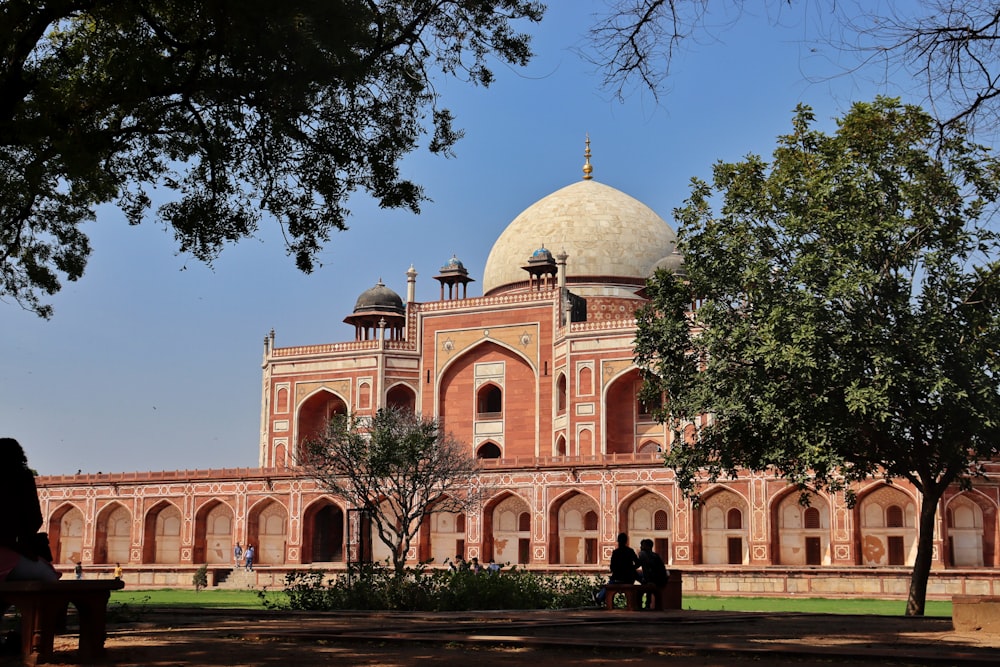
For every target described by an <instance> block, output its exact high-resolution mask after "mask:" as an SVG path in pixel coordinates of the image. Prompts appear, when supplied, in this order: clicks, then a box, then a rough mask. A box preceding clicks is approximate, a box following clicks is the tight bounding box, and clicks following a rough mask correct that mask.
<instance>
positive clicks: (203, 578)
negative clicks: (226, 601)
mask: <svg viewBox="0 0 1000 667" xmlns="http://www.w3.org/2000/svg"><path fill="white" fill-rule="evenodd" d="M191 583H192V584H194V590H195V592H196V593H198V592H201V589H203V588H208V565H202V566H201V567H199V568H198V569H197V570H195V571H194V576H192V577H191Z"/></svg>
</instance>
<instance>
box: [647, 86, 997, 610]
mask: <svg viewBox="0 0 1000 667" xmlns="http://www.w3.org/2000/svg"><path fill="white" fill-rule="evenodd" d="M813 125H814V118H813V114H812V113H811V111H810V110H809V108H808V107H800V108H799V109H798V110H797V112H796V114H795V118H794V122H793V129H792V132H791V134H788V135H786V136H783V137H780V138H779V140H778V146H777V148H776V150H775V151H774V154H773V158H772V161H771V163H770V164H768V163H766V162H765V161H763V160H762V159H761V158H760V157H758V156H755V155H750V156H747V157H746V158H745V159H744V160H743V161H741V162H738V163H719V164H717V165H715V168H714V170H713V178H712V180H711V182H710V183H706V182H704V181H701V180H698V179H695V180H693V182H692V186H691V194H690V197H689V198H688V199H687V200H686V201H685V203H684V205H683V206H682V207H680V208H679V209H678V210H677V211H676V212H675V216H676V219H677V221H678V223H679V227H680V230H679V233H680V239H681V241H680V245H681V248H682V250H683V252H684V265H683V271H682V272H678V275H671V274H667V273H666V272H663V271H661V272H659V273H657V274H656V276H655V277H654V278H653V279H652V280H651V281H650V284H649V288H648V291H649V293H650V295H651V302H650V304H649V305H648V306H647V307H646V308H645V309H644V310H642V311H641V313H640V314H639V327H638V334H637V339H636V360H637V363H638V364H640V365H641V366H642V367H643V368H645V369H647V373H648V374H647V383H646V385H645V387H644V392H645V398H646V399H647V400H652V399H653V398H654V397H659V396H661V395H665V397H666V401H665V403H664V404H663V406H662V408H661V409H660V410H659V414H658V416H659V417H660V418H661V419H663V420H665V421H667V422H668V423H670V424H672V425H673V427H674V429H675V432H676V433H677V435H678V437H677V438H675V444H674V446H673V448H672V450H671V451H670V452H669V453H668V455H667V464H668V465H669V466H672V467H674V468H675V469H676V471H677V476H678V477H677V478H678V481H679V483H680V484H681V485H682V488H683V489H684V490H685V491H686V492H687V493H689V494H696V493H697V490H698V488H699V484H700V483H701V482H703V481H704V480H706V479H707V480H716V479H718V478H719V477H720V476H735V475H736V474H737V473H738V471H740V470H744V469H749V470H758V471H761V470H766V471H771V472H774V473H775V474H777V475H780V476H783V477H785V478H787V479H788V480H790V481H791V482H792V483H794V484H796V485H799V486H800V488H801V489H803V490H804V491H807V490H810V489H819V488H827V489H829V490H838V489H844V490H846V491H847V493H848V501H849V502H853V496H852V495H851V493H850V489H851V488H852V483H855V482H858V481H861V480H865V479H869V478H872V477H877V476H882V477H885V478H887V479H889V480H890V481H891V480H892V479H893V478H902V479H906V480H909V482H911V483H912V484H913V485H914V486H915V487H916V488H917V490H918V491H919V492H920V494H921V495H922V502H921V503H920V513H919V525H918V531H919V533H918V547H917V553H916V561H915V563H914V568H913V573H912V578H911V583H910V589H909V599H908V602H907V613H908V614H922V613H923V608H924V600H925V596H926V588H927V579H928V574H929V571H930V565H931V556H932V546H933V534H934V520H935V513H936V511H937V509H938V505H939V501H940V500H941V498H942V494H943V493H944V492H945V490H946V489H947V488H948V487H949V486H950V485H952V484H955V483H959V484H961V485H963V486H968V484H969V482H970V479H971V478H973V477H974V476H975V475H977V473H979V472H980V462H981V461H984V460H987V459H989V458H990V457H995V456H996V455H997V446H998V443H1000V388H998V385H997V380H996V379H997V374H998V372H1000V357H998V355H997V350H998V349H1000V259H998V258H1000V243H998V235H997V233H996V231H995V230H993V229H991V228H989V227H988V226H986V224H985V223H986V222H987V221H988V220H989V214H990V213H991V212H992V210H993V206H994V205H995V203H996V201H997V199H998V196H1000V190H998V187H1000V161H998V160H997V159H996V158H994V157H992V156H991V155H989V154H988V152H987V151H986V150H985V149H983V148H981V147H979V146H976V145H973V144H970V143H968V142H967V140H966V139H965V138H964V137H963V136H961V135H957V134H956V135H951V136H949V137H948V138H947V139H946V140H945V141H944V142H942V143H937V135H936V131H935V125H934V122H933V120H932V119H931V117H930V116H929V115H928V114H927V113H925V112H923V111H922V110H920V109H918V108H916V107H912V106H904V105H901V104H900V103H899V102H898V101H897V100H891V99H886V98H879V99H877V100H876V101H875V102H874V103H858V104H856V105H854V107H853V108H852V109H851V110H850V112H848V113H847V114H846V115H845V116H844V117H842V118H841V119H839V121H838V127H837V131H836V133H834V134H832V135H828V134H824V133H822V132H820V131H818V130H816V129H815V128H814V127H813ZM692 304H694V305H695V306H697V307H692ZM706 415H707V416H708V418H707V419H705V416H706ZM692 424H694V425H696V426H695V429H692V428H691V426H690V425H692ZM805 499H806V500H807V497H806V498H805Z"/></svg>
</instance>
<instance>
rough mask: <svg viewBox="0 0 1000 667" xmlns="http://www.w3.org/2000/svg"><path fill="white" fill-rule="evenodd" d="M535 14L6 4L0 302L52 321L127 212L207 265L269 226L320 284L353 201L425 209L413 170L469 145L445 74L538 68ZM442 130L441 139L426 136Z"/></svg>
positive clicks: (119, 2) (514, 0)
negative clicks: (151, 213) (324, 257)
mask: <svg viewBox="0 0 1000 667" xmlns="http://www.w3.org/2000/svg"><path fill="white" fill-rule="evenodd" d="M542 12H543V6H542V5H540V4H539V3H536V2H531V1H529V0H489V1H483V0H450V1H447V2H431V1H430V0H411V1H409V2H388V1H383V0H369V1H363V0H340V1H337V2H331V1H329V0H294V1H291V2H273V1H271V0H239V1H238V2H237V1H234V0H207V1H205V2H196V3H190V2H175V1H174V0H108V1H103V2H95V1H94V0H44V1H41V2H39V1H38V0H7V1H6V2H4V3H3V4H2V5H0V298H4V297H7V298H11V299H14V300H16V301H18V302H19V303H20V304H21V305H22V306H24V307H26V308H29V309H31V310H33V311H35V312H36V313H38V314H39V315H41V316H43V317H49V316H50V315H51V312H52V311H51V306H49V305H47V304H45V303H43V299H44V296H45V295H51V294H54V293H55V292H57V291H58V290H59V289H60V286H61V285H60V280H62V279H67V280H76V279H78V278H79V277H80V276H81V275H82V274H83V271H84V268H85V266H86V261H87V257H88V255H89V252H90V245H89V242H88V239H87V236H86V235H85V234H84V233H83V231H82V230H81V225H82V223H84V222H85V221H87V220H90V219H92V218H93V216H94V208H95V206H96V205H98V204H102V203H106V202H115V203H117V204H118V206H120V208H121V209H122V210H123V211H124V213H125V215H126V216H127V219H128V220H129V222H130V223H131V224H138V223H139V222H140V221H141V220H142V219H143V216H144V214H145V213H146V211H147V210H148V209H149V207H150V206H151V197H150V193H151V192H152V190H153V189H154V188H155V190H156V191H157V195H158V197H162V198H165V199H166V200H167V201H166V203H165V204H163V205H162V206H161V207H160V208H159V210H158V215H159V217H160V219H161V220H162V221H163V222H164V223H165V224H166V225H167V226H168V227H170V228H171V229H172V230H173V233H174V236H175V238H176V241H177V243H178V246H179V249H180V251H181V252H184V253H190V254H192V255H193V256H194V257H196V258H198V259H199V260H203V261H206V262H211V260H212V259H213V258H214V257H216V256H217V255H218V253H219V252H220V251H221V250H222V248H223V247H224V245H225V244H227V243H231V242H236V241H239V240H240V239H243V238H246V237H249V236H252V235H253V234H254V233H255V231H256V229H257V227H258V224H259V223H260V221H261V219H262V216H263V215H264V214H267V215H268V216H271V217H273V218H274V219H276V220H277V221H278V222H280V224H281V225H282V230H283V233H284V235H285V239H286V243H287V249H288V252H289V253H290V254H292V255H294V257H295V262H296V264H297V266H298V267H299V268H300V269H301V270H303V271H306V272H309V271H311V270H312V268H313V265H314V262H315V258H316V254H317V253H318V251H319V250H320V248H321V246H322V244H323V243H324V242H325V241H328V240H329V238H330V234H331V232H333V231H336V230H340V229H344V228H345V227H346V221H347V219H348V215H349V211H348V210H347V208H346V207H345V205H346V202H347V199H348V197H349V196H350V195H351V193H353V192H356V191H359V190H361V191H366V192H368V193H369V194H371V195H372V196H373V197H374V198H375V199H376V200H378V202H379V203H380V204H381V205H382V206H384V207H404V208H409V209H411V210H413V211H417V210H418V209H419V204H420V202H421V201H422V200H423V198H424V196H423V193H422V191H421V189H420V187H419V185H417V184H416V183H413V182H411V181H410V180H408V179H405V178H403V177H401V175H400V172H399V162H400V160H401V159H402V158H403V157H404V156H405V155H406V154H407V153H410V152H411V151H413V150H414V149H415V148H416V147H417V145H418V141H419V140H420V137H421V136H422V135H423V134H425V133H428V132H429V133H430V134H431V138H430V141H429V144H428V148H429V150H430V151H432V152H434V153H448V152H449V151H450V149H451V147H452V146H453V144H454V143H455V141H456V140H457V139H458V138H459V137H460V136H461V132H460V131H458V130H457V129H456V128H454V127H453V125H452V115H451V113H450V112H449V111H448V110H447V109H446V108H444V107H443V106H441V105H440V101H439V94H438V92H437V91H436V89H435V87H434V83H433V78H434V75H435V73H443V74H447V75H456V76H462V77H466V78H467V79H468V80H469V81H470V82H472V83H474V84H481V85H484V86H486V85H489V84H490V82H491V81H492V79H493V75H492V72H491V70H490V60H491V59H496V60H497V61H499V62H504V63H510V64H514V65H524V64H526V63H527V61H528V58H529V57H530V56H531V53H530V50H529V45H528V42H529V39H528V37H527V35H525V34H523V33H519V32H516V31H515V29H514V24H515V22H518V21H521V20H525V19H526V20H528V21H539V20H540V19H541V16H542ZM428 117H429V119H428Z"/></svg>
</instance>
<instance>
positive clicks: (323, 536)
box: [302, 498, 346, 563]
mask: <svg viewBox="0 0 1000 667" xmlns="http://www.w3.org/2000/svg"><path fill="white" fill-rule="evenodd" d="M345 535H346V532H345V522H344V510H343V509H342V508H341V507H340V505H338V504H337V503H335V502H334V501H333V500H331V499H330V498H321V499H319V500H317V501H315V502H313V503H311V504H310V505H309V507H307V508H306V511H305V513H304V515H303V519H302V562H303V563H342V562H344V537H345Z"/></svg>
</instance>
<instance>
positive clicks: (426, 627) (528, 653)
mask: <svg viewBox="0 0 1000 667" xmlns="http://www.w3.org/2000/svg"><path fill="white" fill-rule="evenodd" d="M74 639H75V638H74V637H72V636H66V637H60V638H58V639H57V650H58V651H59V653H58V654H57V659H58V660H62V661H64V663H66V664H71V663H72V661H73V658H74V651H73V650H72V649H73V647H74V645H75V642H74V641H73V640H74ZM108 662H109V664H112V665H120V666H121V667H138V666H139V665H143V666H145V667H159V666H163V667H166V666H170V667H176V666H178V665H201V666H206V667H215V666H219V667H222V666H227V667H228V666H230V665H260V666H272V665H273V666H275V667H293V666H294V667H317V666H319V665H328V664H335V663H336V664H343V665H366V666H369V667H375V666H383V667H388V666H392V667H406V666H410V665H413V666H420V667H424V666H429V665H433V666H437V665H452V664H462V665H466V666H471V667H494V666H496V667H499V666H500V665H504V666H505V667H510V666H511V665H518V664H525V663H529V662H530V663H534V664H541V665H544V666H545V667H560V666H562V665H573V666H575V667H587V666H589V665H624V666H626V667H640V666H645V665H664V664H678V665H680V664H684V665H687V666H689V667H691V666H694V667H713V666H724V665H725V666H728V665H741V664H757V665H812V664H817V665H819V664H822V665H826V666H828V667H829V666H830V665H866V664H870V665H876V664H877V665H961V664H969V665H991V666H992V665H997V664H1000V637H998V636H995V635H992V636H991V635H982V634H979V633H956V632H955V631H954V630H953V629H952V625H951V621H950V619H940V618H902V617H884V616H841V615H820V614H754V613H735V612H696V611H679V612H665V613H655V612H625V611H615V612H606V611H599V610H592V609H581V610H568V611H528V612H513V611H508V612H468V613H437V614H405V613H366V612H356V613H320V614H316V613H290V612H288V613H282V612H251V611H243V610H238V611H223V610H210V611H206V610H189V611H169V612H168V611H145V612H143V611H140V612H139V613H138V614H137V617H136V619H134V620H131V621H129V622H126V623H118V624H113V625H112V626H111V627H110V629H109V638H108ZM12 664H16V662H12V661H10V660H0V665H12Z"/></svg>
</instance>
